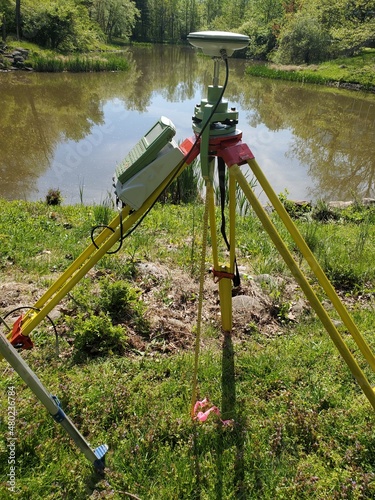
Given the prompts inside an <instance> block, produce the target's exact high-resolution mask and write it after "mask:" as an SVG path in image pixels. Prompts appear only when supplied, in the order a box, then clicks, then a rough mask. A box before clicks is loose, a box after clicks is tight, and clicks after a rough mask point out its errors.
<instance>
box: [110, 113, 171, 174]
mask: <svg viewBox="0 0 375 500" xmlns="http://www.w3.org/2000/svg"><path fill="white" fill-rule="evenodd" d="M175 134H176V129H175V127H174V125H173V123H172V122H171V120H169V119H168V118H166V117H165V116H162V117H161V118H160V119H159V120H158V121H157V122H156V123H155V125H154V126H153V127H152V128H151V129H150V130H149V131H148V132H147V133H146V135H145V136H144V137H142V139H141V140H140V141H138V142H137V144H136V145H135V146H134V147H133V148H132V149H131V151H130V152H129V153H128V154H127V156H126V157H125V159H124V160H123V161H122V162H121V163H120V164H119V165H118V166H117V168H116V179H117V180H118V181H120V182H121V184H125V183H126V182H127V181H128V180H129V179H131V178H132V177H133V176H134V175H135V174H137V173H138V172H139V171H140V170H142V169H143V168H144V167H146V166H147V165H149V164H150V163H151V162H152V161H153V160H155V158H156V157H157V156H158V154H159V152H160V151H161V149H162V148H163V147H164V146H165V145H166V144H167V143H168V142H169V141H170V140H171V139H172V138H173V137H174V135H175Z"/></svg>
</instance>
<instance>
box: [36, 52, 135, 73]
mask: <svg viewBox="0 0 375 500" xmlns="http://www.w3.org/2000/svg"><path fill="white" fill-rule="evenodd" d="M31 63H32V67H33V69H34V70H35V71H38V72H49V73H57V72H62V71H68V72H72V73H92V72H99V71H126V70H127V69H129V62H128V61H127V59H126V58H125V57H124V56H123V55H119V54H101V55H100V56H98V55H86V54H84V55H74V56H56V55H45V54H43V55H36V56H34V57H33V58H32V61H31Z"/></svg>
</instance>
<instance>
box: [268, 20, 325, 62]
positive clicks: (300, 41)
mask: <svg viewBox="0 0 375 500" xmlns="http://www.w3.org/2000/svg"><path fill="white" fill-rule="evenodd" d="M329 50H330V35H329V33H328V31H327V30H325V29H324V27H323V26H322V25H321V23H320V22H319V21H318V20H317V19H315V18H313V17H307V16H306V14H302V13H301V14H300V15H295V16H294V17H293V18H292V19H291V20H290V21H289V22H287V23H286V24H285V25H284V27H283V28H282V29H281V32H280V35H279V38H278V49H277V51H276V52H275V54H274V57H273V59H274V60H275V62H279V63H283V64H290V63H293V64H304V63H306V64H311V63H317V62H320V61H323V60H325V59H327V58H328V56H329Z"/></svg>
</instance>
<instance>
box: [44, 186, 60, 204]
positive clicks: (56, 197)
mask: <svg viewBox="0 0 375 500" xmlns="http://www.w3.org/2000/svg"><path fill="white" fill-rule="evenodd" d="M61 202H62V196H61V191H60V189H50V190H49V191H48V193H47V195H46V203H47V205H61Z"/></svg>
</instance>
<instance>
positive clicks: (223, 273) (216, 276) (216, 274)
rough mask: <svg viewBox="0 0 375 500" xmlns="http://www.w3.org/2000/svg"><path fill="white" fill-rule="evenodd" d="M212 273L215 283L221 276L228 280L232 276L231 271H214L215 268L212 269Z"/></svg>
mask: <svg viewBox="0 0 375 500" xmlns="http://www.w3.org/2000/svg"><path fill="white" fill-rule="evenodd" d="M212 274H213V276H214V282H215V283H218V282H219V281H220V280H221V279H223V278H227V279H230V280H232V279H233V278H234V274H233V273H228V272H226V271H216V269H212Z"/></svg>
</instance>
